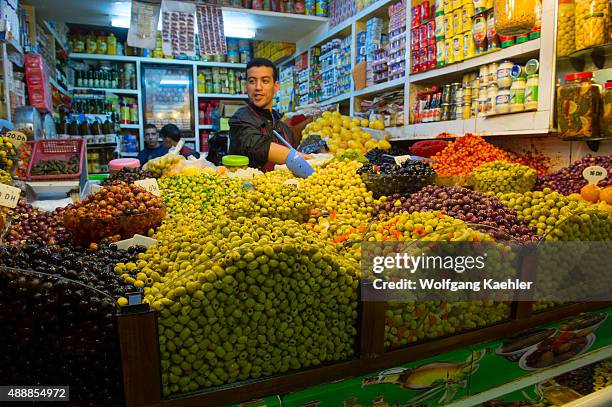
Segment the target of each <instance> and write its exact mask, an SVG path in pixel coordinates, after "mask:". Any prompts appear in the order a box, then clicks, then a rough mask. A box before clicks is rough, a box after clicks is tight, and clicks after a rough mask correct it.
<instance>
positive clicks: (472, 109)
mask: <svg viewBox="0 0 612 407" xmlns="http://www.w3.org/2000/svg"><path fill="white" fill-rule="evenodd" d="M477 115H478V99H472V104H471V106H470V117H476V116H477Z"/></svg>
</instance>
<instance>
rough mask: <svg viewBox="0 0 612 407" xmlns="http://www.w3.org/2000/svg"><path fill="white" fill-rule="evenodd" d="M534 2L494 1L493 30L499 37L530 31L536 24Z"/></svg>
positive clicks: (516, 0)
mask: <svg viewBox="0 0 612 407" xmlns="http://www.w3.org/2000/svg"><path fill="white" fill-rule="evenodd" d="M535 10H536V0H495V28H496V29H497V32H498V34H499V35H518V34H525V33H528V32H529V31H531V29H532V28H533V27H534V26H535V23H536V12H535Z"/></svg>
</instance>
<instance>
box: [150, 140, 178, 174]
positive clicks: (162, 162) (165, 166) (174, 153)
mask: <svg viewBox="0 0 612 407" xmlns="http://www.w3.org/2000/svg"><path fill="white" fill-rule="evenodd" d="M184 144H185V141H184V140H179V142H178V144H177V145H176V146H174V147H171V148H170V150H168V152H167V153H166V154H165V155H162V156H161V157H158V158H154V159H152V160H150V161H148V162H147V163H146V164H145V165H144V166H143V167H142V169H143V170H145V171H150V172H151V173H152V174H153V176H154V177H155V178H161V177H162V176H163V175H164V174H165V173H166V172H168V171H169V170H170V168H172V167H174V166H175V165H177V164H178V163H179V162H180V161H187V160H186V159H185V157H183V156H182V155H181V149H182V148H183V145H184Z"/></svg>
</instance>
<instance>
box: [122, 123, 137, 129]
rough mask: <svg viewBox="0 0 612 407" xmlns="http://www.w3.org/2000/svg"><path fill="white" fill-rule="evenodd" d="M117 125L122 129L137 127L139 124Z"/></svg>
mask: <svg viewBox="0 0 612 407" xmlns="http://www.w3.org/2000/svg"><path fill="white" fill-rule="evenodd" d="M119 127H121V128H122V129H139V128H140V125H139V124H120V125H119Z"/></svg>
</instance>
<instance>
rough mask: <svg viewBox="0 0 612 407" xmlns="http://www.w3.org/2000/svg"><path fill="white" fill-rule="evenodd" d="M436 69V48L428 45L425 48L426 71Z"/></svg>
mask: <svg viewBox="0 0 612 407" xmlns="http://www.w3.org/2000/svg"><path fill="white" fill-rule="evenodd" d="M435 67H436V46H435V45H430V46H429V47H427V69H434V68H435Z"/></svg>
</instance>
